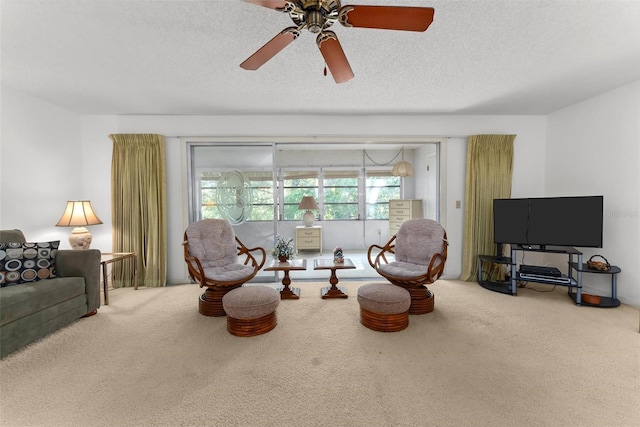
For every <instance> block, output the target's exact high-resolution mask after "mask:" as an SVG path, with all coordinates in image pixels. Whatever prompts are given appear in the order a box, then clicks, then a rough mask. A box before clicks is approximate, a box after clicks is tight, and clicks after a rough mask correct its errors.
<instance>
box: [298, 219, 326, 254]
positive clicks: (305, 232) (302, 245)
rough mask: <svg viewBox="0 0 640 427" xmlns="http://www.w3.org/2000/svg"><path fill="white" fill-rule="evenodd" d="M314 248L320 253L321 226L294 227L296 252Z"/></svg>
mask: <svg viewBox="0 0 640 427" xmlns="http://www.w3.org/2000/svg"><path fill="white" fill-rule="evenodd" d="M303 250H316V251H320V254H322V226H321V225H314V226H311V227H303V226H298V227H296V254H297V253H298V251H303Z"/></svg>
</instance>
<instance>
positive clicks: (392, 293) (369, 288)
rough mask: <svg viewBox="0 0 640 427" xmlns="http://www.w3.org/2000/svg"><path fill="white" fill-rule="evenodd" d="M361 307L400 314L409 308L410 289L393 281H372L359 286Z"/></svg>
mask: <svg viewBox="0 0 640 427" xmlns="http://www.w3.org/2000/svg"><path fill="white" fill-rule="evenodd" d="M358 303H359V304H360V308H363V309H365V310H367V311H371V312H373V313H379V314H398V313H404V312H405V311H407V310H409V306H410V305H411V296H410V294H409V291H407V290H406V289H404V288H401V287H400V286H394V285H392V284H391V283H370V284H368V285H362V286H360V287H359V288H358Z"/></svg>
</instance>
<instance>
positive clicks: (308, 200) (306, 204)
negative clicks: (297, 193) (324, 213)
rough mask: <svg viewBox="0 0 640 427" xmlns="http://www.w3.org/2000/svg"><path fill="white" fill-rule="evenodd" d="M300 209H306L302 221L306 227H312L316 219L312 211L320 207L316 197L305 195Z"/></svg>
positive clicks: (299, 206)
mask: <svg viewBox="0 0 640 427" xmlns="http://www.w3.org/2000/svg"><path fill="white" fill-rule="evenodd" d="M298 209H299V210H306V212H305V213H304V215H303V216H302V222H303V223H304V226H305V227H311V226H312V225H313V220H315V219H316V217H315V215H314V214H313V212H311V209H318V204H317V203H316V199H314V198H313V196H304V197H303V198H302V200H300V204H299V205H298Z"/></svg>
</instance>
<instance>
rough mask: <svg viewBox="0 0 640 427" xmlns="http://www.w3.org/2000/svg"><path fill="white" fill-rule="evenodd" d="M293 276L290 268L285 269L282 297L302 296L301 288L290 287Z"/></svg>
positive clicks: (294, 297) (293, 297)
mask: <svg viewBox="0 0 640 427" xmlns="http://www.w3.org/2000/svg"><path fill="white" fill-rule="evenodd" d="M290 284H291V278H290V277H289V270H284V277H283V278H282V285H283V286H284V288H282V290H281V291H280V299H281V300H282V299H298V298H300V288H290V287H289V285H290Z"/></svg>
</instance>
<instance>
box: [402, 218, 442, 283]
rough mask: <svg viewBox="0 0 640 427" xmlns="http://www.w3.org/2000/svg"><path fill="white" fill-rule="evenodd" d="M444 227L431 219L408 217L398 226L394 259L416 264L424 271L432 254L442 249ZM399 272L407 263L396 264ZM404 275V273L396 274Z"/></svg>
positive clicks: (440, 251)
mask: <svg viewBox="0 0 640 427" xmlns="http://www.w3.org/2000/svg"><path fill="white" fill-rule="evenodd" d="M444 235H445V231H444V228H442V226H441V225H440V223H438V222H437V221H434V220H432V219H427V218H416V219H410V220H408V221H406V222H404V223H403V224H402V226H400V230H398V233H397V234H396V242H395V243H396V248H395V253H396V261H400V262H404V263H409V264H418V265H419V266H421V268H423V269H422V271H426V270H427V268H426V267H424V266H428V265H429V263H430V262H431V258H432V257H433V255H435V254H437V253H439V254H441V253H442V252H443V250H444ZM396 267H398V269H399V270H400V272H402V271H404V270H405V269H407V268H409V267H408V266H407V265H398V266H396ZM396 275H399V276H404V275H405V274H396Z"/></svg>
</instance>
